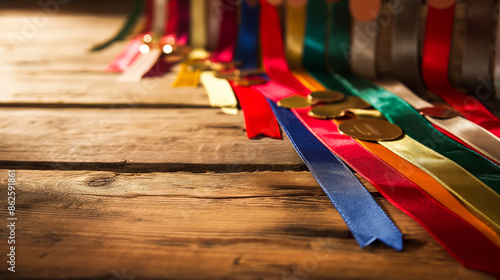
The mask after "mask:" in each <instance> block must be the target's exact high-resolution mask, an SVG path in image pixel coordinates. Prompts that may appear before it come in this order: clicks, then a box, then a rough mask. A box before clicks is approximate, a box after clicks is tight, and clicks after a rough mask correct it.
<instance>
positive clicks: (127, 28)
mask: <svg viewBox="0 0 500 280" xmlns="http://www.w3.org/2000/svg"><path fill="white" fill-rule="evenodd" d="M143 10H144V0H136V1H135V5H134V8H133V9H132V11H131V12H130V15H129V16H128V18H127V21H126V22H125V24H124V25H123V27H122V29H121V30H120V31H119V32H118V33H117V34H116V35H115V36H114V37H113V38H111V39H109V40H108V41H106V42H103V43H100V44H98V45H96V46H94V47H93V48H92V49H90V52H96V51H100V50H103V49H105V48H107V47H109V46H111V45H112V44H113V43H115V42H117V41H121V40H123V39H125V38H126V37H127V35H128V34H129V33H130V32H131V31H132V30H133V28H134V26H135V25H136V24H137V22H138V21H139V18H140V17H141V14H142V11H143Z"/></svg>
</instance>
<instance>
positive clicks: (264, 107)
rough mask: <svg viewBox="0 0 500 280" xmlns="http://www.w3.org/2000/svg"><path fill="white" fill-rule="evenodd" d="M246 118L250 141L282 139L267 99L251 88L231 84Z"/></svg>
mask: <svg viewBox="0 0 500 280" xmlns="http://www.w3.org/2000/svg"><path fill="white" fill-rule="evenodd" d="M230 84H231V87H232V88H233V90H234V93H235V94H236V96H237V97H238V101H239V104H240V106H241V109H242V110H243V115H244V117H245V127H246V130H247V137H248V139H254V138H259V137H263V136H265V137H270V138H274V139H282V136H281V130H280V127H279V125H278V121H277V120H276V117H274V114H273V111H272V110H271V107H269V103H268V102H267V100H266V98H265V97H264V96H262V95H261V94H260V93H259V92H258V91H256V90H255V89H253V88H251V87H241V86H235V84H234V82H230Z"/></svg>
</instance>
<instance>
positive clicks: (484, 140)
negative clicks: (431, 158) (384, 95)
mask: <svg viewBox="0 0 500 280" xmlns="http://www.w3.org/2000/svg"><path fill="white" fill-rule="evenodd" d="M372 82H373V83H374V84H376V85H378V86H379V87H382V88H385V89H386V90H388V91H390V92H392V93H393V94H395V95H397V96H399V97H400V98H401V99H403V100H405V101H406V102H408V104H410V105H411V106H412V107H413V108H415V109H416V110H421V109H424V108H434V105H432V104H431V103H429V102H427V101H425V100H423V99H421V98H419V97H418V96H416V95H415V94H414V93H413V92H411V91H410V90H409V89H408V88H406V87H405V86H403V85H401V84H399V83H397V82H395V81H392V80H389V79H384V80H378V81H372ZM423 116H424V117H425V118H426V119H427V121H429V122H430V123H432V124H433V125H434V126H436V127H437V128H441V129H443V130H445V131H448V132H449V133H451V134H453V135H451V136H455V137H457V138H458V139H457V140H461V141H463V142H465V144H466V145H469V146H470V147H471V148H473V149H475V150H476V151H478V152H479V153H481V154H483V155H485V156H486V157H488V158H490V159H492V160H494V161H495V162H496V163H500V149H499V148H498V147H500V139H499V138H498V137H496V136H495V135H493V134H492V133H491V132H489V131H487V130H486V129H484V128H482V127H480V126H478V125H477V124H475V123H473V122H471V121H469V120H467V119H465V118H462V117H460V116H456V117H451V118H435V117H432V116H428V115H425V114H423Z"/></svg>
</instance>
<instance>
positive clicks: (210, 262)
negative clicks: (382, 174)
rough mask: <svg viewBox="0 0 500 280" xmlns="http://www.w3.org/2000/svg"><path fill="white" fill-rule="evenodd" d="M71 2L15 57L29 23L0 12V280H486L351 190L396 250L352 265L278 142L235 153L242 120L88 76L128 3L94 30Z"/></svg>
mask: <svg viewBox="0 0 500 280" xmlns="http://www.w3.org/2000/svg"><path fill="white" fill-rule="evenodd" d="M82 2H84V1H71V2H69V3H68V4H67V6H63V7H61V8H60V12H59V13H58V14H57V15H54V16H51V17H50V18H49V20H48V23H47V24H46V25H44V26H43V27H40V28H38V31H37V33H36V36H34V37H32V38H30V39H29V40H27V41H26V42H24V43H22V44H21V45H16V46H12V45H11V44H9V43H8V40H6V38H8V35H9V32H12V30H14V31H16V30H17V31H19V28H22V23H23V20H24V19H26V18H29V17H31V16H32V15H33V13H35V12H37V11H39V10H40V9H39V8H36V7H35V8H34V9H31V10H26V9H20V8H19V7H22V4H16V3H19V2H16V1H7V2H4V3H2V4H0V54H1V55H0V103H1V104H0V168H2V169H1V170H0V182H1V186H2V190H1V191H0V201H1V206H0V207H1V208H0V213H1V218H2V219H3V220H4V221H5V218H6V215H7V213H6V208H7V205H6V202H5V201H6V195H7V193H6V190H5V188H4V186H6V184H7V169H16V170H17V179H18V185H17V189H16V191H17V200H16V203H17V204H16V206H17V217H18V219H19V220H18V223H17V228H16V238H17V240H18V244H17V246H16V248H17V251H16V254H17V265H16V271H17V272H16V273H11V272H8V271H7V267H6V266H5V265H3V266H1V268H0V279H450V280H452V279H492V278H491V277H489V276H488V275H485V274H483V273H481V272H477V271H472V270H469V269H465V268H463V267H462V266H461V265H460V264H459V263H457V262H456V261H455V260H454V259H453V258H451V257H450V256H449V255H448V254H447V253H446V252H445V251H444V249H443V248H442V247H441V246H439V245H438V244H437V243H436V242H435V241H434V240H433V239H432V238H431V236H430V235H429V234H428V233H427V232H426V231H425V230H424V229H423V228H422V227H421V226H420V225H418V224H417V223H416V222H415V221H413V220H412V219H411V218H409V217H408V216H406V215H405V214H403V213H402V212H401V211H399V210H397V209H396V208H395V207H394V206H392V205H391V204H390V203H388V202H387V200H385V199H384V198H383V197H382V196H381V195H380V194H379V193H378V192H377V191H376V190H375V189H374V188H373V187H371V186H370V185H369V184H368V183H367V182H365V181H363V180H362V182H363V184H365V185H366V186H367V188H368V189H369V191H370V192H371V193H372V195H373V196H374V198H375V199H376V200H377V202H378V203H379V204H380V205H381V206H382V207H383V208H384V209H385V210H386V211H387V213H388V214H389V215H390V216H391V218H392V219H393V220H394V221H395V223H396V225H397V226H398V227H399V229H400V230H401V231H402V232H403V234H404V245H405V249H404V250H403V252H396V251H393V250H391V249H388V248H387V247H385V246H384V245H382V244H374V245H372V246H370V247H369V248H365V249H360V248H359V247H358V245H357V244H356V242H355V241H354V239H353V238H352V236H351V235H350V233H349V231H348V229H347V226H346V225H345V223H344V222H343V221H342V219H341V218H340V215H339V214H338V212H337V211H336V210H335V208H334V207H333V206H332V205H331V203H330V202H329V200H328V198H327V197H326V195H325V194H324V193H323V191H322V190H321V188H320V187H319V186H318V185H317V183H316V182H315V181H314V179H313V178H312V176H311V175H310V173H309V172H307V171H305V167H304V165H303V163H302V162H301V161H300V159H299V158H298V156H297V155H296V153H295V152H294V151H293V148H292V146H291V144H290V143H289V142H288V141H287V140H285V141H278V140H270V139H260V140H247V139H246V134H245V132H244V123H243V118H242V116H241V114H240V115H238V116H229V115H223V114H221V113H220V111H219V110H218V109H214V108H209V106H208V102H207V97H206V95H205V92H204V90H203V89H202V88H199V89H171V88H170V87H169V85H170V83H171V80H172V77H173V76H172V75H167V76H166V77H163V78H159V79H155V80H154V81H151V80H149V81H144V82H142V83H134V84H118V83H117V82H116V77H117V75H116V74H109V73H103V72H101V70H102V69H103V68H104V67H105V66H106V63H108V62H109V61H111V59H112V58H113V57H114V56H115V55H116V54H117V52H119V51H120V49H121V48H123V46H124V45H123V44H118V45H115V46H113V47H112V48H110V49H108V50H106V51H104V52H102V53H97V54H91V55H89V54H87V53H86V50H87V49H88V48H89V47H90V46H91V45H92V44H93V43H96V42H98V41H100V40H102V39H103V38H106V37H108V36H110V35H111V34H113V33H114V32H115V31H116V27H117V26H119V25H120V23H121V22H122V20H123V18H122V16H121V15H120V13H119V12H120V11H126V10H127V5H129V6H128V7H130V3H128V4H124V5H119V6H120V8H119V9H118V10H119V11H118V12H117V13H118V15H115V14H113V13H110V12H113V11H112V9H110V7H112V5H110V4H109V2H107V1H104V4H102V5H99V7H100V9H102V10H100V11H99V13H100V14H99V16H97V15H96V14H89V13H88V12H89V10H90V9H89V6H97V5H84V4H82ZM99 3H101V2H99ZM120 3H121V2H120ZM2 5H3V6H2ZM78 11H85V12H86V13H80V12H78ZM16 50H17V52H16ZM137 88H138V90H137ZM142 89H145V90H142ZM7 235H8V232H7V228H6V227H4V226H3V227H0V256H1V257H0V261H1V262H2V263H4V264H5V261H6V258H7V257H6V253H7V252H6V250H7V242H6V238H7ZM133 277H135V278H133Z"/></svg>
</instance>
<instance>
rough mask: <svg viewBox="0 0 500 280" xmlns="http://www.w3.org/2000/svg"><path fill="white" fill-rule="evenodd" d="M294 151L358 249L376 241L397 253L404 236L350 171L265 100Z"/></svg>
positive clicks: (283, 111) (285, 111) (298, 123)
mask: <svg viewBox="0 0 500 280" xmlns="http://www.w3.org/2000/svg"><path fill="white" fill-rule="evenodd" d="M268 102H269V104H270V105H271V108H272V110H273V112H274V114H275V115H276V118H277V119H278V122H279V124H280V125H281V127H282V128H283V131H284V132H285V133H286V135H287V136H288V138H289V139H290V142H292V145H293V147H294V148H295V150H296V151H297V153H298V154H299V156H300V157H301V158H302V160H303V161H304V163H305V164H306V165H307V167H308V168H309V170H310V171H311V174H312V175H313V176H314V179H315V180H316V182H318V184H319V185H320V186H321V188H322V189H323V190H324V191H325V193H326V194H327V196H328V198H330V201H331V202H332V203H333V205H334V206H335V208H336V209H337V211H338V212H339V214H340V215H341V216H342V218H343V219H344V221H345V222H346V224H347V226H348V227H349V229H350V231H351V233H352V235H353V236H354V238H355V239H356V241H357V242H358V244H359V246H360V247H361V248H364V247H366V246H368V245H370V244H371V243H373V242H374V241H375V240H380V241H381V242H382V243H384V244H386V245H387V246H389V247H391V248H393V249H396V250H398V251H400V250H402V249H403V235H402V234H401V232H400V231H399V229H398V228H397V227H396V225H394V223H393V222H392V221H391V219H390V218H389V217H388V216H387V215H386V214H385V212H384V211H383V210H382V208H380V206H379V205H378V204H377V203H376V202H375V200H374V199H373V197H372V196H371V195H370V193H369V192H368V191H367V190H366V188H365V187H364V186H363V185H362V184H361V183H360V182H359V180H358V179H357V178H356V176H354V174H352V172H351V171H350V169H349V168H348V167H347V166H346V165H345V164H344V162H343V161H342V160H340V159H339V158H338V157H337V156H335V155H334V154H333V153H332V152H331V151H330V150H329V149H328V148H327V147H325V145H324V144H323V143H322V142H320V141H319V140H318V139H317V138H316V137H315V136H314V135H312V134H311V132H309V130H307V128H306V127H305V126H304V125H303V124H302V123H301V121H300V120H299V119H298V118H297V117H296V116H295V115H294V113H292V112H291V111H290V110H288V109H284V108H281V107H278V106H277V105H276V103H274V102H272V101H270V100H268Z"/></svg>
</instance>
